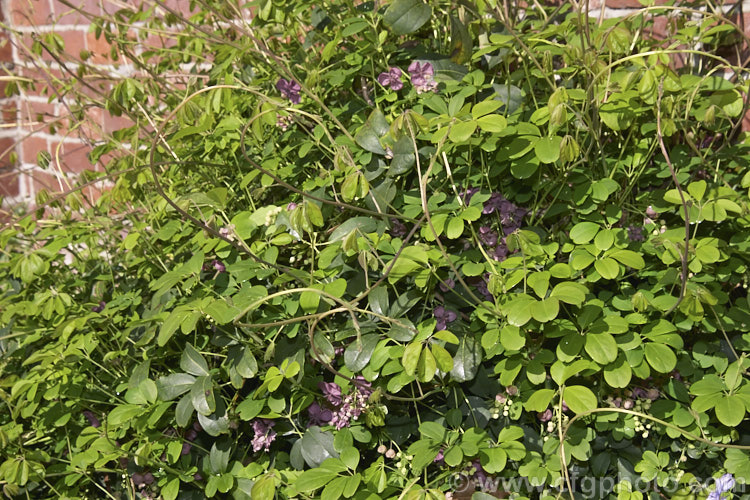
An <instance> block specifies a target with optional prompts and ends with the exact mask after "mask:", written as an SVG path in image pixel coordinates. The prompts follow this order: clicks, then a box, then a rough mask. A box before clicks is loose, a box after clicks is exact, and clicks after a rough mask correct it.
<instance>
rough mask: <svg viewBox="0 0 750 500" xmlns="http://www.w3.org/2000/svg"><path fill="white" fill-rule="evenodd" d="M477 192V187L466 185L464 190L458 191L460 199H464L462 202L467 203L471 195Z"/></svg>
mask: <svg viewBox="0 0 750 500" xmlns="http://www.w3.org/2000/svg"><path fill="white" fill-rule="evenodd" d="M478 192H479V188H475V187H468V188H466V191H462V192H461V193H460V196H461V199H463V200H464V203H465V204H467V205H468V204H469V202H470V201H471V197H472V196H474V195H475V194H477V193H478Z"/></svg>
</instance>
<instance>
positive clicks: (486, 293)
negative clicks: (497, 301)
mask: <svg viewBox="0 0 750 500" xmlns="http://www.w3.org/2000/svg"><path fill="white" fill-rule="evenodd" d="M489 276H490V275H489V273H486V274H485V275H484V278H478V280H476V282H475V283H474V286H475V287H476V289H477V292H479V295H481V296H482V297H484V299H485V300H488V301H490V302H492V301H493V300H494V297H493V296H492V294H491V293H490V290H489V288H487V280H488V279H489Z"/></svg>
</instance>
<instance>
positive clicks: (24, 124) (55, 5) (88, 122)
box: [0, 0, 189, 206]
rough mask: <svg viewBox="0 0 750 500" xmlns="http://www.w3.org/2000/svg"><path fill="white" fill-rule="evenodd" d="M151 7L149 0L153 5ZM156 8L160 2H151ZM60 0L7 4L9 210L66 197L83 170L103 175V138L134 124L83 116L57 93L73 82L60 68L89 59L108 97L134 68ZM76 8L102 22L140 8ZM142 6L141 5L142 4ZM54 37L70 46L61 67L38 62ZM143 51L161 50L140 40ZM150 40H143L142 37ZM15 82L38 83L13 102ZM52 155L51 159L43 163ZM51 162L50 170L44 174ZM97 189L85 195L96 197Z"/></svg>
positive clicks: (0, 11)
mask: <svg viewBox="0 0 750 500" xmlns="http://www.w3.org/2000/svg"><path fill="white" fill-rule="evenodd" d="M147 1H149V0H147ZM151 2H152V3H153V1H152V0H151ZM65 3H66V2H63V1H58V0H0V23H2V27H4V28H6V29H0V65H2V66H3V67H4V71H2V72H0V113H2V115H1V119H0V197H3V198H5V199H4V205H5V206H14V205H16V204H18V203H21V204H24V203H25V204H33V203H34V200H35V197H36V194H37V193H38V192H39V191H40V190H41V189H46V190H48V191H50V192H61V191H65V190H67V189H68V188H69V187H70V186H71V185H73V184H74V181H75V179H76V177H77V175H78V174H79V173H80V172H82V171H83V170H87V169H90V170H102V165H101V164H92V163H91V161H90V160H89V157H88V153H89V152H90V151H91V150H92V148H93V146H94V145H95V144H96V142H97V141H98V140H100V139H101V137H102V136H103V135H104V134H108V133H111V132H113V131H115V130H118V129H120V128H122V127H125V126H129V125H131V122H130V121H129V120H127V119H125V118H123V117H116V116H112V115H110V114H109V113H108V112H106V111H105V110H103V109H94V108H91V109H89V110H86V111H84V112H82V113H79V112H77V111H78V110H76V109H75V102H74V101H73V100H71V99H67V98H65V97H64V96H60V95H58V94H57V91H56V89H59V88H60V87H61V85H60V82H68V81H71V80H72V78H71V77H70V75H69V74H68V73H67V72H65V71H61V65H60V63H65V64H66V65H67V67H68V68H72V69H73V70H74V69H75V67H76V65H75V63H74V61H75V60H76V59H79V58H80V57H82V56H87V62H88V63H90V64H93V65H95V66H97V67H98V68H100V69H101V70H102V72H103V73H106V74H107V77H106V78H102V79H101V80H100V81H94V82H92V85H93V86H94V87H95V88H97V89H99V90H102V91H106V90H108V89H109V88H111V85H112V84H113V82H114V81H115V80H116V79H117V75H129V74H131V73H132V72H133V67H132V66H128V65H123V64H118V62H116V61H113V60H112V58H111V54H110V46H109V45H108V44H107V43H106V41H105V40H104V39H103V37H102V38H100V39H97V38H96V37H95V35H94V33H93V32H91V30H90V29H89V28H90V24H89V22H90V21H89V17H87V16H86V15H83V14H81V13H80V12H78V11H77V10H76V9H74V8H71V7H70V6H66V5H65ZM67 3H69V4H71V5H72V6H73V7H78V8H81V9H82V10H83V11H84V12H86V13H91V14H94V15H101V14H103V13H105V14H106V13H113V12H116V11H117V10H119V9H123V8H129V7H132V6H134V5H136V2H132V1H131V0H69V1H68V2H67ZM137 3H138V4H140V3H141V1H138V2H137ZM165 4H166V5H167V6H168V7H170V8H175V9H177V10H180V11H182V12H188V4H189V0H167V1H166V2H165ZM50 33H54V34H57V35H59V37H60V38H61V39H62V40H63V42H64V44H65V52H64V54H63V55H62V58H63V59H62V60H55V58H53V57H51V56H50V55H49V54H48V53H46V52H43V53H42V54H41V55H34V54H33V50H32V45H33V43H34V40H35V39H37V40H42V41H43V42H44V37H45V36H47V35H49V34H50ZM133 36H134V38H135V39H136V41H139V42H144V43H143V44H144V45H146V44H151V45H153V44H154V43H157V42H158V40H155V39H154V38H155V37H149V36H146V35H142V34H141V33H139V32H138V31H137V30H134V33H133ZM140 36H143V40H141V39H140V38H139V37H140ZM10 75H15V76H18V77H22V78H28V79H30V80H33V81H34V84H33V85H32V86H31V87H30V88H28V89H25V90H23V91H22V92H21V94H20V95H18V96H14V97H11V98H7V97H6V93H5V88H6V86H7V85H8V79H9V78H12V77H11V76H10ZM45 155H46V157H47V158H46V159H45V158H44V156H45ZM40 159H41V160H42V161H41V164H42V165H44V164H46V163H47V160H49V162H48V166H47V167H46V168H42V167H41V166H40V161H39V160H40ZM96 193H97V191H96V190H95V188H90V189H89V190H88V193H87V192H84V193H83V194H84V195H87V194H88V196H89V198H91V197H95V196H96Z"/></svg>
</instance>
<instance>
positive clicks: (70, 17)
mask: <svg viewBox="0 0 750 500" xmlns="http://www.w3.org/2000/svg"><path fill="white" fill-rule="evenodd" d="M70 3H71V4H73V5H74V6H75V7H76V8H77V9H71V8H70V7H68V6H67V5H64V4H62V3H61V2H59V1H58V0H53V8H54V11H55V14H56V16H57V19H56V20H57V24H84V25H87V24H89V23H90V22H91V21H90V19H89V18H90V17H91V16H86V15H84V13H85V14H91V15H93V16H100V15H101V14H102V9H101V7H100V6H99V0H72V1H71V2H70ZM78 9H80V12H79V10H78Z"/></svg>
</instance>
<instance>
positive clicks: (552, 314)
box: [529, 297, 560, 323]
mask: <svg viewBox="0 0 750 500" xmlns="http://www.w3.org/2000/svg"><path fill="white" fill-rule="evenodd" d="M529 311H530V312H531V316H532V317H533V318H534V319H535V320H537V321H538V322H540V323H546V322H548V321H552V320H553V319H555V318H556V317H557V313H558V312H560V302H559V301H558V300H557V299H556V298H555V297H548V298H546V299H542V300H537V301H535V302H532V303H531V306H530V308H529Z"/></svg>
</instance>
